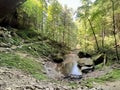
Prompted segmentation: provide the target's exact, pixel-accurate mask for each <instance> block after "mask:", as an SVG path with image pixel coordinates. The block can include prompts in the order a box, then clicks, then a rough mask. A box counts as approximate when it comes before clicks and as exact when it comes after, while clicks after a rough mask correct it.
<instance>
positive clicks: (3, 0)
mask: <svg viewBox="0 0 120 90" xmlns="http://www.w3.org/2000/svg"><path fill="white" fill-rule="evenodd" d="M24 1H25V0H0V19H1V18H3V17H5V16H6V15H7V14H9V13H11V12H12V11H14V10H15V8H16V7H17V6H18V5H20V4H22V3H23V2H24Z"/></svg>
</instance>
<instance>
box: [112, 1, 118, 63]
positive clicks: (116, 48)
mask: <svg viewBox="0 0 120 90" xmlns="http://www.w3.org/2000/svg"><path fill="white" fill-rule="evenodd" d="M111 2H112V12H113V13H112V14H113V15H112V16H113V18H112V19H113V35H114V39H115V46H117V38H116V33H115V29H116V28H115V13H114V11H115V10H114V2H113V0H111ZM115 50H116V57H117V61H119V54H118V47H115Z"/></svg>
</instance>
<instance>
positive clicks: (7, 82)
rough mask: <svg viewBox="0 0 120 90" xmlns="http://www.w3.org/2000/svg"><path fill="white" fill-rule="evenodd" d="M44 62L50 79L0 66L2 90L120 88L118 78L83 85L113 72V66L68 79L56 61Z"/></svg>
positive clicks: (115, 89)
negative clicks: (90, 86)
mask: <svg viewBox="0 0 120 90" xmlns="http://www.w3.org/2000/svg"><path fill="white" fill-rule="evenodd" d="M16 54H18V55H20V57H22V58H25V57H29V58H34V57H32V56H30V55H29V54H24V53H21V52H16ZM43 62H44V63H43V65H44V66H45V65H47V69H49V70H48V71H49V72H48V74H47V73H46V74H47V75H48V77H49V79H47V80H43V81H40V80H37V79H35V78H33V77H32V76H31V75H29V74H27V73H25V72H23V71H21V70H19V69H15V68H9V67H0V90H119V88H120V81H118V80H117V81H107V82H104V83H102V84H101V83H96V82H93V87H92V88H89V87H88V86H84V85H83V81H86V80H87V79H89V78H96V77H100V76H104V75H106V74H107V73H109V72H111V71H112V68H111V67H104V69H101V70H95V71H94V72H91V73H88V74H86V75H84V77H83V79H82V80H70V79H69V80H68V79H64V78H62V77H61V75H60V74H59V72H56V71H55V67H56V64H55V63H52V62H51V61H44V60H43ZM50 72H51V73H50ZM44 73H45V71H44ZM69 83H70V84H71V85H70V84H69ZM72 84H73V85H72ZM76 85H77V86H76Z"/></svg>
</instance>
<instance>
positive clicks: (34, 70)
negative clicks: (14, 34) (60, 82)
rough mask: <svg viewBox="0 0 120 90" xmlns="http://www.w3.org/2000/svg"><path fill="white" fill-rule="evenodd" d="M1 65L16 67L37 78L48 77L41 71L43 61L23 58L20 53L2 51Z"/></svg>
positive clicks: (0, 55)
mask: <svg viewBox="0 0 120 90" xmlns="http://www.w3.org/2000/svg"><path fill="white" fill-rule="evenodd" d="M0 66H2V67H4V66H5V67H11V68H12V67H15V68H17V69H21V70H23V71H24V72H26V73H29V74H31V75H32V76H33V77H35V78H36V79H39V80H44V79H46V76H45V75H44V74H43V73H42V72H41V70H42V65H41V63H39V62H37V61H35V60H33V59H29V58H21V57H20V56H19V55H15V54H13V53H0Z"/></svg>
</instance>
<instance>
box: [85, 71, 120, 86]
mask: <svg viewBox="0 0 120 90" xmlns="http://www.w3.org/2000/svg"><path fill="white" fill-rule="evenodd" d="M116 80H120V70H119V69H114V70H113V71H111V72H110V73H107V74H106V75H104V76H101V77H97V78H90V79H88V80H86V81H84V83H85V85H86V86H87V87H89V88H92V87H93V82H96V83H105V82H114V81H116Z"/></svg>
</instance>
